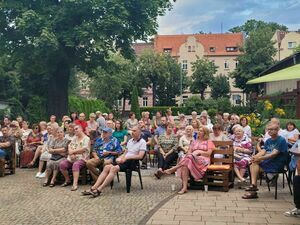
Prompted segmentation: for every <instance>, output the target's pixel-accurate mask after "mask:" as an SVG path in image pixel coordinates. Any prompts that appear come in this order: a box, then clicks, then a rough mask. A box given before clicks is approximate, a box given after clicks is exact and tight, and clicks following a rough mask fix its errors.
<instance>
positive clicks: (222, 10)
mask: <svg viewBox="0 0 300 225" xmlns="http://www.w3.org/2000/svg"><path fill="white" fill-rule="evenodd" d="M299 12H300V1H299V0H285V1H282V0H273V1H270V0H240V1H239V4H236V1H235V0H177V1H176V3H175V4H174V7H173V9H172V10H171V11H169V12H167V14H166V15H165V16H164V17H160V18H159V20H158V23H159V29H158V33H159V34H181V33H197V32H199V31H204V32H213V33H218V32H220V31H221V24H222V27H223V31H224V32H226V31H227V30H229V29H230V28H232V27H234V26H239V25H242V24H244V23H245V22H246V21H247V20H249V19H256V20H263V21H266V22H277V23H279V24H284V25H286V26H288V28H289V29H290V30H298V29H300V27H299V21H300V13H299Z"/></svg>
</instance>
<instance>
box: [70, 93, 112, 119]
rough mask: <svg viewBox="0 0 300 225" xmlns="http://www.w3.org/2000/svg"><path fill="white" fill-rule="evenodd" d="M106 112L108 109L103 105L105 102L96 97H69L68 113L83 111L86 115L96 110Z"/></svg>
mask: <svg viewBox="0 0 300 225" xmlns="http://www.w3.org/2000/svg"><path fill="white" fill-rule="evenodd" d="M98 110H99V111H101V112H106V113H108V112H109V111H110V110H109V109H108V108H107V107H106V106H105V103H104V102H103V101H101V100H98V99H84V98H80V97H76V96H70V97H69V113H71V112H83V113H84V114H85V115H86V116H88V115H89V114H90V113H92V112H96V111H98Z"/></svg>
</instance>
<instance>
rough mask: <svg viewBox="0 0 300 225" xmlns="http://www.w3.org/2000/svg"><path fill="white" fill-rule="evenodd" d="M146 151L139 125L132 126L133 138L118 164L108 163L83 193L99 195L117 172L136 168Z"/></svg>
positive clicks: (93, 195)
mask: <svg viewBox="0 0 300 225" xmlns="http://www.w3.org/2000/svg"><path fill="white" fill-rule="evenodd" d="M145 152H146V141H145V140H144V139H143V138H141V130H140V128H139V127H133V128H132V138H131V139H130V140H129V141H128V143H127V150H126V151H125V153H124V154H123V155H122V156H120V157H119V158H117V160H116V162H117V165H112V164H110V165H106V166H105V167H104V169H103V171H102V172H101V174H100V176H99V177H98V179H97V181H96V183H95V184H94V185H93V186H92V187H91V189H90V190H87V191H84V192H82V194H83V195H92V197H98V196H100V194H101V193H102V191H103V189H104V188H105V187H106V186H107V185H109V184H110V183H111V181H112V180H113V179H114V176H115V174H116V173H117V172H119V171H121V172H125V171H126V170H127V169H130V168H134V167H135V166H136V163H139V162H138V161H137V160H141V159H143V157H144V155H145Z"/></svg>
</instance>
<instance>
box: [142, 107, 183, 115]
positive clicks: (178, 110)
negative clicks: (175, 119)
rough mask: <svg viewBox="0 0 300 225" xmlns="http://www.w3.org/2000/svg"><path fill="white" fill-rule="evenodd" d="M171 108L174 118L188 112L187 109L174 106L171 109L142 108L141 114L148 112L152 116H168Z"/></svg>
mask: <svg viewBox="0 0 300 225" xmlns="http://www.w3.org/2000/svg"><path fill="white" fill-rule="evenodd" d="M170 108H171V110H172V112H173V115H174V116H176V115H177V113H185V112H186V108H185V107H177V106H174V107H170V106H154V107H141V108H140V111H141V112H145V111H148V112H149V113H150V115H151V116H155V113H156V112H161V113H162V115H166V112H167V109H170Z"/></svg>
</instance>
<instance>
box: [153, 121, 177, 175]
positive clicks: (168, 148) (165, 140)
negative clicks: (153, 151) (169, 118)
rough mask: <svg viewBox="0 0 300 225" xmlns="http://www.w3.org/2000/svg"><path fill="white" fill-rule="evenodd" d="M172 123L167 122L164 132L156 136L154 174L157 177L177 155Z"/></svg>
mask: <svg viewBox="0 0 300 225" xmlns="http://www.w3.org/2000/svg"><path fill="white" fill-rule="evenodd" d="M173 128H174V125H173V124H172V123H168V124H167V130H166V132H165V133H164V134H163V135H161V136H159V138H158V147H159V148H158V171H157V172H156V173H155V174H154V175H155V176H156V178H157V179H160V177H161V176H162V175H163V171H164V170H166V169H168V168H169V167H170V166H171V164H172V162H174V161H175V160H176V159H177V157H178V153H177V148H178V139H177V137H176V136H175V135H174V133H173Z"/></svg>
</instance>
